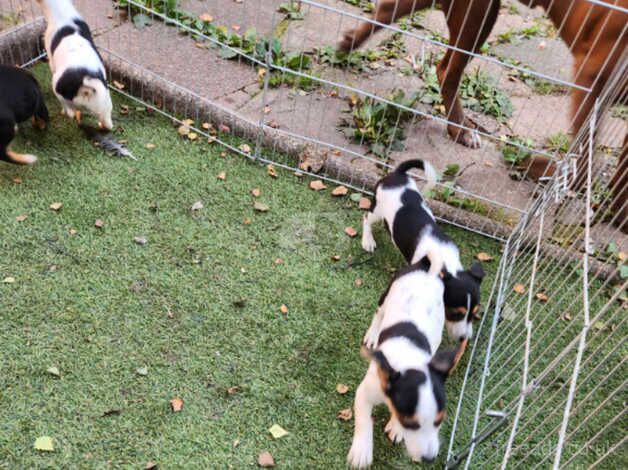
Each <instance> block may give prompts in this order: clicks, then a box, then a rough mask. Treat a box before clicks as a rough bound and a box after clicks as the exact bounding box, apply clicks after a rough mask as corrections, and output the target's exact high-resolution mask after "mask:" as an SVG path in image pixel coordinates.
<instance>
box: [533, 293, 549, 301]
mask: <svg viewBox="0 0 628 470" xmlns="http://www.w3.org/2000/svg"><path fill="white" fill-rule="evenodd" d="M536 298H537V299H538V300H540V301H541V302H547V301H548V300H549V297H548V296H547V294H546V293H545V292H537V293H536Z"/></svg>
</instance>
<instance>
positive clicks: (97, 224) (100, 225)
mask: <svg viewBox="0 0 628 470" xmlns="http://www.w3.org/2000/svg"><path fill="white" fill-rule="evenodd" d="M94 226H95V227H98V228H103V227H104V226H105V221H104V220H102V219H96V222H94Z"/></svg>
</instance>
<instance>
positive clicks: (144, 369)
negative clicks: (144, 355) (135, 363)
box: [135, 366, 148, 375]
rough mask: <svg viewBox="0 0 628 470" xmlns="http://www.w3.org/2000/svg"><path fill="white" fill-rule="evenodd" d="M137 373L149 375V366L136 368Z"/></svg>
mask: <svg viewBox="0 0 628 470" xmlns="http://www.w3.org/2000/svg"><path fill="white" fill-rule="evenodd" d="M135 373H136V374H137V375H148V367H147V366H144V367H138V368H137V369H135Z"/></svg>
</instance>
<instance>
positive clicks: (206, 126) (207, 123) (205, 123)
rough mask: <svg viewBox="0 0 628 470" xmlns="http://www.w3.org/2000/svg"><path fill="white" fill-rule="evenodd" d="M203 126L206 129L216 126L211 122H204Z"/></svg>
mask: <svg viewBox="0 0 628 470" xmlns="http://www.w3.org/2000/svg"><path fill="white" fill-rule="evenodd" d="M201 127H202V128H203V129H205V130H206V131H208V130H210V129H211V128H213V127H214V126H212V125H211V124H210V123H209V122H204V123H203V124H202V125H201Z"/></svg>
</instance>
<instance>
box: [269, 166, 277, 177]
mask: <svg viewBox="0 0 628 470" xmlns="http://www.w3.org/2000/svg"><path fill="white" fill-rule="evenodd" d="M266 171H267V172H268V176H272V177H273V178H277V170H275V167H274V166H272V165H268V166H267V167H266Z"/></svg>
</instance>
